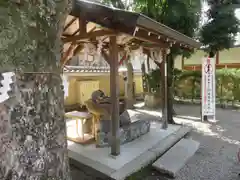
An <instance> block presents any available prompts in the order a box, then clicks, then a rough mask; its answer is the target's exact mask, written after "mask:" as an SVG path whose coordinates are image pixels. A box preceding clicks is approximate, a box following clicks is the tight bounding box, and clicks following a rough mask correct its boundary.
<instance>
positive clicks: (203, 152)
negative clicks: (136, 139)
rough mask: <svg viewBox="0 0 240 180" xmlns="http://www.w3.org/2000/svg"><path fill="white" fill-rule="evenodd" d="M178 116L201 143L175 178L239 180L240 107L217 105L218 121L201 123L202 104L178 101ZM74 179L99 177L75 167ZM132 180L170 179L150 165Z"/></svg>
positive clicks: (188, 179) (177, 119)
mask: <svg viewBox="0 0 240 180" xmlns="http://www.w3.org/2000/svg"><path fill="white" fill-rule="evenodd" d="M175 110H176V112H177V114H178V115H179V116H178V117H177V118H176V119H175V120H176V122H178V123H183V124H187V125H190V126H192V127H194V131H193V132H192V133H191V137H192V139H194V140H197V141H199V142H200V143H201V145H200V148H199V150H198V151H197V152H196V154H195V155H194V156H193V157H192V158H191V159H190V160H189V161H188V163H187V164H186V166H185V167H183V168H182V169H181V171H180V172H179V173H178V175H177V177H176V180H240V177H239V176H238V173H240V164H239V163H238V161H237V151H238V147H239V144H240V140H239V139H240V111H236V110H235V111H233V110H222V109H217V117H216V119H217V120H218V121H217V122H216V123H202V122H201V121H200V118H199V116H200V115H199V114H200V113H199V110H200V106H198V105H176V106H175ZM72 170H73V171H72V174H73V180H96V179H97V178H93V177H91V176H90V174H89V173H86V172H85V173H84V172H83V171H81V170H79V169H76V168H74V167H72ZM128 179H130V180H167V179H168V178H166V177H163V176H162V175H160V174H158V173H157V172H156V171H154V170H153V169H152V168H151V167H150V166H149V167H147V168H145V169H143V170H142V171H141V172H139V173H136V174H134V175H133V176H131V177H129V178H128Z"/></svg>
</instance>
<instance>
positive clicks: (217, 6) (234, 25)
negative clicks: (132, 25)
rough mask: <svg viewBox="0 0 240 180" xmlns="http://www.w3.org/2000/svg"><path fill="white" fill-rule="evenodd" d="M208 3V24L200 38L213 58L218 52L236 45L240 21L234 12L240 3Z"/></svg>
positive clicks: (212, 0) (230, 0) (220, 0)
mask: <svg viewBox="0 0 240 180" xmlns="http://www.w3.org/2000/svg"><path fill="white" fill-rule="evenodd" d="M207 3H208V5H209V10H208V11H207V17H208V22H207V23H206V24H205V25H203V27H202V29H201V32H200V36H201V42H202V43H203V44H204V45H205V46H206V51H207V52H209V53H210V55H211V56H213V55H214V54H215V53H216V52H217V51H221V50H223V49H229V48H230V47H232V46H233V45H234V42H235V37H236V35H237V33H238V31H239V20H238V19H237V17H236V16H235V13H234V11H235V7H237V5H238V4H240V3H238V2H237V1H236V0H207ZM235 5H236V6H235Z"/></svg>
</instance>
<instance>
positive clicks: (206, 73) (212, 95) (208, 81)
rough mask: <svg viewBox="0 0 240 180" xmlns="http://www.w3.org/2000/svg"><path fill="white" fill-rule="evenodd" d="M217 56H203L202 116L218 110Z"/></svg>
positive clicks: (213, 114)
mask: <svg viewBox="0 0 240 180" xmlns="http://www.w3.org/2000/svg"><path fill="white" fill-rule="evenodd" d="M215 66H216V65H215V58H203V61H202V117H203V116H212V117H213V118H214V119H215V111H216V105H215V103H216V83H215V81H216V80H215V71H216V67H215Z"/></svg>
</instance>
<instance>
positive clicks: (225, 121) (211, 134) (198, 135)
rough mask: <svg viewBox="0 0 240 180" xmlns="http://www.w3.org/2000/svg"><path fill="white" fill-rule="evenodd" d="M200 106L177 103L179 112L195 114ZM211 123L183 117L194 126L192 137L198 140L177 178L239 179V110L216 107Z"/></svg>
mask: <svg viewBox="0 0 240 180" xmlns="http://www.w3.org/2000/svg"><path fill="white" fill-rule="evenodd" d="M199 109H200V107H199V106H180V105H178V106H177V107H176V111H177V113H179V114H181V115H188V116H194V115H195V116H196V115H198V114H199ZM216 119H217V120H218V122H216V123H214V124H209V123H201V122H199V121H198V120H197V121H196V120H195V121H188V122H187V121H185V123H190V124H192V125H193V126H194V127H195V131H194V132H193V133H192V138H193V139H195V140H197V141H199V142H200V143H201V145H200V148H199V150H198V151H197V152H196V154H195V155H194V156H193V157H192V158H191V159H190V160H189V162H188V163H187V164H186V166H185V167H184V168H183V169H182V170H181V171H180V172H179V175H178V177H177V178H176V180H205V179H206V180H239V179H240V177H239V176H238V173H240V164H239V163H238V160H237V151H238V147H239V144H240V142H239V140H240V111H233V110H222V109H217V117H216Z"/></svg>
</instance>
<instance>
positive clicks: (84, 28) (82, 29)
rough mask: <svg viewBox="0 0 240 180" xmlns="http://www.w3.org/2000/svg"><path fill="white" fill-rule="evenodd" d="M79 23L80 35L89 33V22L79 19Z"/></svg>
mask: <svg viewBox="0 0 240 180" xmlns="http://www.w3.org/2000/svg"><path fill="white" fill-rule="evenodd" d="M78 23H79V30H80V33H81V34H82V35H83V34H86V33H87V21H86V20H85V19H84V18H82V19H80V18H79V19H78Z"/></svg>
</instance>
